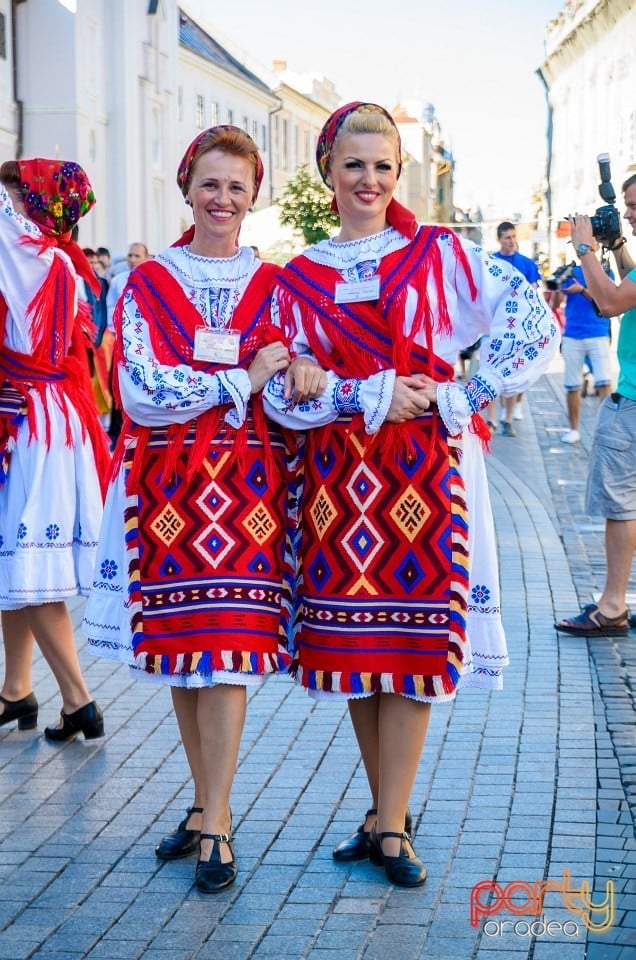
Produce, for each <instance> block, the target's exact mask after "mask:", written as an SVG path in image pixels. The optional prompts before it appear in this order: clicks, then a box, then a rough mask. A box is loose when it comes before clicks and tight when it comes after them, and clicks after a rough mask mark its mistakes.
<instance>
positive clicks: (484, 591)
mask: <svg viewBox="0 0 636 960" xmlns="http://www.w3.org/2000/svg"><path fill="white" fill-rule="evenodd" d="M470 595H471V597H472V599H473V601H474V602H475V603H488V601H489V600H490V590H489V589H488V587H486V586H485V585H484V584H482V585H481V586H479V584H475V586H474V587H473V589H472V590H471V591H470Z"/></svg>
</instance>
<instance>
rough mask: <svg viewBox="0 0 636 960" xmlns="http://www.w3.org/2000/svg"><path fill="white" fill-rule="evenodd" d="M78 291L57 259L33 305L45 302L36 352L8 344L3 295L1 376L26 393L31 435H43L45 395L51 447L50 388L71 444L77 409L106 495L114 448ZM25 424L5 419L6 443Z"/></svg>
mask: <svg viewBox="0 0 636 960" xmlns="http://www.w3.org/2000/svg"><path fill="white" fill-rule="evenodd" d="M74 289H75V288H74V283H73V280H72V277H71V276H70V274H69V271H68V269H67V268H66V265H65V264H64V263H63V261H62V260H61V259H60V258H59V257H54V258H53V268H52V270H51V271H50V272H49V274H48V277H47V280H46V281H45V283H44V284H43V286H42V287H41V288H40V290H39V291H38V293H37V294H36V296H35V297H34V298H33V300H32V302H31V306H33V305H34V304H39V306H37V316H38V318H39V321H38V324H37V325H36V329H37V333H38V336H37V337H34V338H33V343H34V347H33V354H32V356H29V355H28V354H24V353H18V352H17V351H15V350H10V349H9V347H7V346H6V345H5V342H4V341H5V336H6V319H7V309H8V308H7V304H6V301H5V300H4V298H3V297H0V343H1V344H2V346H1V347H0V376H1V377H2V380H3V381H5V382H8V383H9V384H10V385H11V387H13V388H14V389H15V390H17V391H19V393H20V394H22V396H23V397H24V401H25V404H26V410H27V423H28V428H29V434H30V436H36V435H37V429H36V415H35V405H34V395H35V394H37V395H38V396H39V397H40V402H41V404H42V407H43V410H44V417H45V436H44V442H45V443H46V445H47V447H50V445H51V439H52V438H51V418H50V410H49V403H50V399H49V398H48V397H47V388H49V387H50V388H51V393H52V396H53V400H54V402H55V403H56V404H57V405H58V407H59V409H60V410H61V411H62V413H63V414H64V418H65V422H66V436H65V442H66V445H67V446H69V447H70V446H72V444H73V434H72V430H71V423H70V411H69V405H71V406H73V407H74V408H75V410H76V411H77V414H78V416H79V419H80V423H81V425H82V439H85V438H86V436H87V435H88V436H89V437H90V441H91V444H92V447H93V454H94V457H95V465H96V468H97V472H98V476H99V480H100V486H101V490H102V496H104V495H105V493H106V488H107V485H108V476H109V473H110V452H109V450H108V444H107V441H106V435H105V433H104V431H103V429H102V427H101V424H100V422H99V412H98V410H97V407H96V405H95V400H94V396H93V390H92V386H91V381H90V375H89V371H88V365H87V358H86V349H85V343H84V334H83V330H82V325H83V323H84V322H85V321H84V317H83V314H82V311H81V310H78V312H77V314H76V315H75V316H74V315H73V302H74ZM43 291H44V292H43ZM32 336H33V330H32ZM19 426H20V423H19V420H17V419H16V418H12V419H9V418H6V417H2V424H1V425H0V440H1V442H2V443H3V445H5V444H6V442H7V441H8V439H9V438H15V436H17V432H18V429H19Z"/></svg>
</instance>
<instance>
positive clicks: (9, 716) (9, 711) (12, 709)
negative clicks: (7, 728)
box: [0, 691, 38, 730]
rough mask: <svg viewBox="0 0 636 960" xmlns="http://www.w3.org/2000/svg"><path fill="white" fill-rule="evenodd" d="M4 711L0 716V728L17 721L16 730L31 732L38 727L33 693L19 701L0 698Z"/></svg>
mask: <svg viewBox="0 0 636 960" xmlns="http://www.w3.org/2000/svg"><path fill="white" fill-rule="evenodd" d="M0 701H1V702H2V703H4V710H3V712H2V714H0V727H3V726H4V725H5V723H11V721H12V720H17V721H18V730H33V729H34V728H35V727H37V725H38V701H37V699H36V696H35V694H34V693H33V691H31V693H27V695H26V697H22V699H21V700H7V698H6V697H0Z"/></svg>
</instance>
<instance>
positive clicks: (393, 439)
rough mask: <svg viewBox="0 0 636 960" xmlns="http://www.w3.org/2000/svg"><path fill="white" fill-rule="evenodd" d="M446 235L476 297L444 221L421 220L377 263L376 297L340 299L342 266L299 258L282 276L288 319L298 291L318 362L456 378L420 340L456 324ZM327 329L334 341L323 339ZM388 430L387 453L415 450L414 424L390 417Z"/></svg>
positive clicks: (289, 323) (335, 367) (348, 372)
mask: <svg viewBox="0 0 636 960" xmlns="http://www.w3.org/2000/svg"><path fill="white" fill-rule="evenodd" d="M442 235H447V236H449V237H450V238H451V243H452V245H453V251H454V253H455V256H456V258H457V265H458V268H461V269H462V271H463V273H464V275H465V276H466V279H467V281H468V284H469V288H470V292H471V296H472V297H473V299H474V298H475V297H476V295H477V288H476V287H475V283H474V280H473V277H472V273H471V270H470V265H469V263H468V260H467V257H466V254H465V252H464V250H463V247H462V246H461V244H460V242H459V240H458V238H457V237H456V236H455V234H453V233H449V232H448V231H447V230H445V229H442V228H441V227H427V226H422V227H420V229H419V231H418V233H417V235H416V237H415V239H414V240H413V241H412V242H411V243H409V244H408V245H407V246H406V247H403V248H402V249H400V250H397V251H395V252H393V253H390V254H388V255H387V256H385V257H383V258H382V260H381V262H380V265H379V268H378V271H377V272H378V273H379V275H380V278H381V279H380V290H381V293H380V299H379V300H378V301H377V303H370V302H361V303H344V304H337V303H335V302H334V292H335V285H336V283H337V282H338V281H340V280H341V279H342V277H341V274H340V272H339V271H338V270H337V269H335V268H333V267H326V266H323V265H320V264H316V263H314V262H313V261H312V260H310V259H309V258H308V257H306V256H305V255H301V256H299V257H296V258H295V259H293V260H292V261H291V262H290V263H289V264H288V265H287V267H286V268H285V269H284V271H283V272H282V274H281V276H280V279H279V283H280V286H281V291H280V294H279V303H280V309H281V319H282V322H283V323H284V325H285V326H286V327H290V328H292V329H293V311H292V304H293V302H294V300H295V299H297V300H300V302H301V304H302V313H303V328H304V330H305V333H306V335H307V340H308V342H309V346H310V348H311V350H312V352H313V354H314V356H315V358H316V360H317V362H318V363H319V364H320V365H321V366H322V367H325V368H327V369H329V370H332V371H333V372H335V373H336V374H338V375H339V376H341V377H361V378H367V377H370V376H372V375H373V374H374V373H379V372H380V371H381V370H385V369H388V368H393V369H395V370H396V371H397V374H398V376H412V375H413V374H415V373H417V372H424V373H426V374H428V376H430V377H431V378H433V379H434V380H437V381H439V382H443V381H446V380H450V379H452V376H453V369H452V367H451V366H450V365H449V364H447V363H446V362H445V361H444V360H442V359H441V358H440V357H437V356H436V355H435V354H434V353H433V351H432V350H431V349H430V347H429V349H425V348H423V347H422V346H421V342H422V341H424V343H426V344H428V345H430V344H432V343H433V342H434V334H436V333H438V334H442V335H444V334H446V335H448V334H450V333H451V332H452V321H451V317H450V314H449V312H448V304H447V302H446V297H445V294H444V277H443V272H442V256H441V251H440V248H439V245H438V243H437V240H438V238H439V237H440V236H442ZM431 278H432V281H433V285H434V287H435V290H436V294H437V302H436V305H435V308H433V307H432V305H431V302H430V298H429V295H428V284H429V281H430V280H431ZM409 285H411V286H414V287H416V289H417V294H418V297H417V307H416V312H415V316H414V317H413V323H412V326H411V329H410V330H409V331H408V333H407V334H405V330H404V317H405V312H406V299H407V295H408V287H409ZM434 312H435V314H436V319H434ZM321 331H323V332H324V337H325V338H326V340H327V342H328V344H329V346H325V339H323V336H322V334H321ZM417 340H419V341H420V343H419V344H418V343H417V342H416V341H417ZM360 425H361V415H358V417H357V423H356V422H354V427H360ZM382 431H383V445H384V446H385V449H386V450H387V453H388V454H389V455H390V454H391V453H396V452H402V453H407V454H408V452H410V441H409V428H408V424H386V423H385V424H384V425H383V426H382Z"/></svg>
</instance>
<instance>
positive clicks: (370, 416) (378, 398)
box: [360, 370, 395, 433]
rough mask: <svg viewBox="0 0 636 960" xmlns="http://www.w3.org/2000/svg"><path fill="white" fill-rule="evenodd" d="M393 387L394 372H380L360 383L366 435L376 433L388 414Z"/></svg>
mask: <svg viewBox="0 0 636 960" xmlns="http://www.w3.org/2000/svg"><path fill="white" fill-rule="evenodd" d="M394 386H395V370H382V371H381V372H380V373H374V374H373V376H371V377H368V379H366V380H362V381H361V382H360V401H361V403H362V412H363V413H364V427H365V430H366V432H367V433H377V431H378V430H379V429H380V427H381V426H382V424H383V423H384V421H385V420H386V415H387V413H388V412H389V407H390V406H391V400H392V398H393V388H394Z"/></svg>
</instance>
